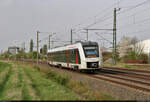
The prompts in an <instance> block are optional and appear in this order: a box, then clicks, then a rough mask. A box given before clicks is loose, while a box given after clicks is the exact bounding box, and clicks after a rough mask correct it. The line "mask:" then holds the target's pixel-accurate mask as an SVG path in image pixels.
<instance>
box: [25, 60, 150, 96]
mask: <svg viewBox="0 0 150 102" xmlns="http://www.w3.org/2000/svg"><path fill="white" fill-rule="evenodd" d="M28 63H36V62H31V61H28ZM40 64H47V63H46V62H40ZM55 68H56V67H55ZM60 70H64V69H60ZM65 71H68V72H73V73H76V74H80V75H84V76H87V77H91V78H95V79H97V80H103V81H107V82H111V83H114V84H118V85H122V86H126V87H129V88H132V89H136V90H140V91H144V92H148V93H150V88H148V86H150V82H149V81H150V75H144V74H137V73H135V72H142V73H150V71H145V70H140V71H139V70H135V69H134V70H132V69H126V70H125V71H124V70H123V69H121V68H120V69H119V70H118V69H117V70H116V69H115V68H110V67H109V68H104V69H102V70H101V71H99V72H98V73H95V74H88V73H81V72H77V71H72V70H65ZM126 71H129V72H126ZM120 76H124V77H125V78H122V77H120ZM126 77H128V78H126ZM130 78H131V79H130ZM133 78H136V79H134V80H133ZM143 80H144V81H147V82H144V81H143ZM129 82H132V83H134V84H130V83H129ZM139 84H140V85H139ZM141 85H143V86H141Z"/></svg>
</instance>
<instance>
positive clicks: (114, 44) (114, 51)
mask: <svg viewBox="0 0 150 102" xmlns="http://www.w3.org/2000/svg"><path fill="white" fill-rule="evenodd" d="M116 11H117V10H116V8H114V25H113V55H112V56H113V65H116Z"/></svg>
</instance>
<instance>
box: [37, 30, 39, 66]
mask: <svg viewBox="0 0 150 102" xmlns="http://www.w3.org/2000/svg"><path fill="white" fill-rule="evenodd" d="M38 64H39V31H37V65H38Z"/></svg>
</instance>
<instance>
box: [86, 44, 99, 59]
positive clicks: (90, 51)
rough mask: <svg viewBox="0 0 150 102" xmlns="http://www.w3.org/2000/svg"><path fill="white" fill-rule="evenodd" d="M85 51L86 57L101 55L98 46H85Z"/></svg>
mask: <svg viewBox="0 0 150 102" xmlns="http://www.w3.org/2000/svg"><path fill="white" fill-rule="evenodd" d="M84 53H85V56H86V57H90V58H91V57H99V54H98V47H97V46H87V47H84Z"/></svg>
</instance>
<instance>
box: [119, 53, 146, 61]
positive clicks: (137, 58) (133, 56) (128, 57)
mask: <svg viewBox="0 0 150 102" xmlns="http://www.w3.org/2000/svg"><path fill="white" fill-rule="evenodd" d="M122 59H123V62H125V63H147V60H148V56H147V55H146V54H144V53H141V54H138V53H136V52H135V51H130V52H129V54H128V55H126V56H124V57H123V58H122Z"/></svg>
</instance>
